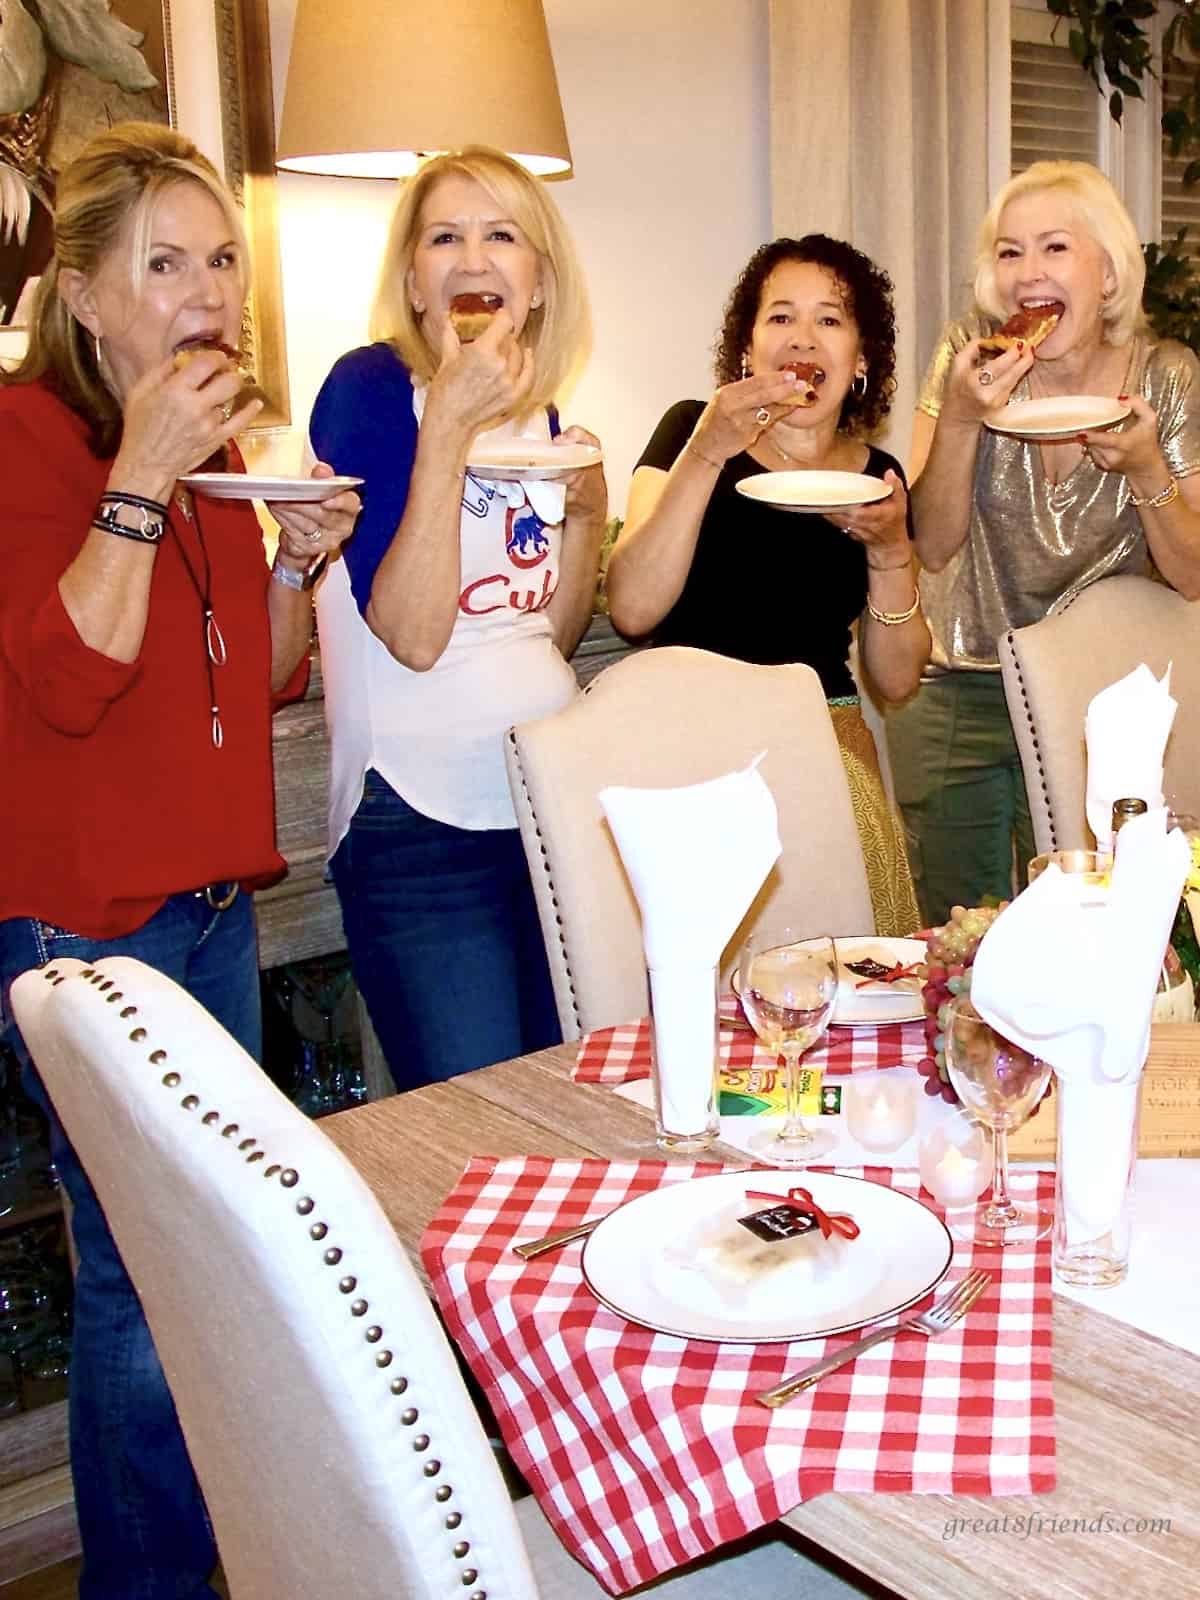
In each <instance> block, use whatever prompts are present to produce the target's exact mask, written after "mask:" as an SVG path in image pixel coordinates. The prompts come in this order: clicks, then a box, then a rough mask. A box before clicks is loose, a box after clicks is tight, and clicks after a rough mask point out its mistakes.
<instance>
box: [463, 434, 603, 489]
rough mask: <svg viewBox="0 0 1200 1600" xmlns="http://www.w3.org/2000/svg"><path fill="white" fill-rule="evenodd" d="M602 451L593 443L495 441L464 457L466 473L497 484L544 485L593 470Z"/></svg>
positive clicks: (546, 440) (527, 440) (473, 450)
mask: <svg viewBox="0 0 1200 1600" xmlns="http://www.w3.org/2000/svg"><path fill="white" fill-rule="evenodd" d="M603 460H604V452H603V451H602V450H600V449H598V448H597V446H596V445H594V444H575V443H573V442H568V443H566V444H555V443H554V441H553V440H551V439H499V440H496V441H495V442H494V443H491V444H481V445H479V446H478V447H476V448H474V449H472V451H471V453H470V455H469V456H468V457H467V471H468V472H470V473H472V474H473V475H474V476H475V477H477V478H494V479H496V480H497V481H499V482H513V481H516V480H519V479H522V478H523V479H525V480H526V481H527V482H529V483H545V482H549V481H551V480H552V479H554V478H565V477H568V476H569V475H570V474H571V473H572V472H578V471H579V469H580V468H581V467H594V466H596V465H597V464H598V463H599V462H601V461H603Z"/></svg>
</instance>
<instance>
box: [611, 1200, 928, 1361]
mask: <svg viewBox="0 0 1200 1600" xmlns="http://www.w3.org/2000/svg"><path fill="white" fill-rule="evenodd" d="M797 1184H799V1185H801V1186H803V1187H804V1188H806V1189H808V1190H809V1192H810V1193H811V1194H812V1197H813V1199H814V1200H815V1201H816V1202H817V1204H818V1205H819V1206H821V1207H822V1208H823V1209H824V1210H825V1211H826V1212H829V1213H831V1214H832V1213H836V1212H842V1213H845V1214H847V1215H849V1216H851V1217H853V1218H854V1220H855V1222H856V1223H857V1224H858V1227H859V1234H858V1237H857V1238H856V1239H850V1240H844V1239H840V1238H839V1237H838V1236H837V1235H836V1234H835V1235H834V1237H833V1239H831V1240H822V1239H820V1236H819V1235H818V1234H814V1235H811V1236H810V1238H811V1239H812V1241H813V1244H814V1247H815V1252H816V1253H814V1254H813V1255H812V1256H811V1257H809V1258H807V1259H802V1260H797V1261H788V1262H787V1263H786V1264H785V1265H783V1266H781V1267H779V1268H777V1269H776V1270H775V1271H773V1272H771V1273H769V1274H768V1275H767V1276H766V1277H765V1278H763V1279H759V1280H756V1281H755V1282H754V1283H753V1284H752V1285H751V1286H750V1287H749V1288H747V1287H746V1286H744V1285H742V1284H741V1283H732V1284H727V1283H725V1282H724V1281H723V1280H722V1278H721V1276H720V1274H719V1273H718V1274H717V1275H716V1277H715V1278H714V1276H713V1274H712V1272H711V1271H710V1270H709V1269H707V1268H705V1267H701V1266H699V1265H697V1263H696V1258H695V1256H694V1255H693V1254H690V1253H689V1252H690V1242H691V1241H694V1240H696V1241H702V1240H706V1239H709V1238H713V1237H716V1236H718V1234H719V1233H723V1231H724V1230H725V1228H726V1227H728V1226H732V1227H733V1228H735V1229H736V1228H737V1227H738V1226H739V1225H738V1223H737V1221H736V1217H737V1216H739V1215H743V1216H744V1215H748V1214H749V1213H750V1212H753V1211H757V1210H762V1209H764V1208H766V1207H767V1206H768V1205H769V1202H768V1201H763V1200H745V1199H744V1197H745V1194H746V1191H747V1190H763V1191H766V1192H768V1193H771V1194H776V1193H777V1194H779V1195H780V1196H783V1195H785V1194H786V1193H787V1191H788V1190H789V1189H790V1188H792V1187H793V1186H795V1185H797ZM739 1237H740V1235H739ZM746 1237H747V1238H749V1237H750V1236H749V1235H748V1234H747V1235H746ZM806 1243H807V1241H806ZM767 1248H768V1249H775V1248H778V1246H775V1245H770V1246H767ZM830 1250H831V1251H832V1252H833V1253H832V1254H827V1255H824V1256H823V1255H822V1254H821V1252H822V1251H830ZM951 1250H952V1244H951V1239H950V1235H949V1233H947V1231H946V1228H945V1226H944V1224H943V1223H942V1222H941V1220H940V1219H939V1218H938V1217H937V1216H935V1214H934V1213H933V1212H932V1211H930V1210H928V1209H927V1208H926V1207H925V1206H923V1205H921V1204H920V1202H919V1201H917V1200H913V1199H911V1198H910V1197H909V1196H908V1195H905V1194H900V1193H898V1192H897V1191H896V1190H895V1189H889V1188H887V1187H886V1186H885V1185H883V1184H880V1183H871V1182H868V1181H867V1180H866V1179H864V1178H847V1177H842V1176H840V1175H838V1174H834V1173H828V1172H812V1171H809V1170H805V1171H803V1172H780V1171H762V1172H758V1171H751V1172H723V1173H718V1174H716V1175H714V1176H712V1177H708V1178H690V1179H686V1180H684V1181H683V1182H681V1183H670V1184H666V1185H664V1187H663V1188H661V1189H655V1190H654V1191H653V1192H652V1193H650V1194H644V1195H639V1196H638V1197H637V1199H636V1200H629V1201H627V1202H626V1203H625V1204H624V1205H623V1206H619V1207H618V1208H617V1210H616V1211H614V1212H612V1213H611V1214H610V1215H609V1216H607V1217H605V1219H604V1221H603V1222H601V1223H600V1225H599V1227H597V1228H596V1230H595V1232H594V1233H592V1234H591V1235H590V1237H589V1238H588V1240H587V1243H586V1244H585V1245H584V1248H583V1276H584V1281H585V1282H586V1284H587V1286H588V1288H589V1289H590V1290H591V1291H592V1293H593V1294H594V1295H595V1296H596V1298H597V1299H598V1300H600V1301H602V1302H603V1303H604V1304H605V1305H606V1306H608V1307H609V1309H610V1310H612V1311H615V1312H616V1313H617V1314H618V1315H619V1316H622V1317H626V1318H628V1319H629V1321H630V1322H637V1323H641V1324H642V1325H643V1326H644V1327H647V1328H654V1329H656V1330H657V1331H658V1332H660V1333H673V1334H678V1335H679V1336H680V1337H681V1338H685V1339H712V1340H717V1341H724V1340H733V1341H736V1342H739V1343H740V1342H743V1341H753V1342H755V1343H779V1342H782V1341H784V1340H789V1339H820V1338H824V1336H825V1335H826V1334H830V1333H843V1332H845V1331H846V1330H847V1329H848V1328H860V1327H862V1326H863V1324H864V1323H868V1322H877V1321H879V1320H880V1319H881V1318H883V1317H888V1316H891V1315H892V1314H893V1313H894V1312H897V1311H901V1310H903V1309H904V1307H905V1306H910V1305H912V1304H913V1302H914V1301H916V1300H919V1299H921V1297H922V1296H923V1295H926V1294H928V1293H929V1291H930V1290H931V1289H932V1288H933V1287H934V1286H935V1284H937V1283H938V1282H940V1280H941V1279H942V1278H943V1277H944V1276H945V1273H946V1270H947V1268H948V1267H949V1265H950V1255H951ZM814 1263H815V1265H814Z"/></svg>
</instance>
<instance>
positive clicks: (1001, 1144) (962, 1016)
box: [946, 995, 1054, 1248]
mask: <svg viewBox="0 0 1200 1600" xmlns="http://www.w3.org/2000/svg"><path fill="white" fill-rule="evenodd" d="M946 1066H947V1067H948V1069H949V1072H950V1082H951V1083H952V1084H953V1085H954V1088H955V1091H956V1092H957V1094H958V1098H959V1099H960V1100H961V1101H962V1103H963V1105H964V1106H965V1108H966V1109H967V1111H969V1112H970V1114H971V1115H972V1116H973V1117H974V1118H976V1120H977V1121H979V1122H982V1123H983V1124H984V1126H985V1127H988V1128H990V1129H991V1130H992V1140H993V1144H994V1159H993V1164H992V1198H991V1200H990V1201H989V1202H988V1203H987V1205H986V1206H984V1207H983V1208H982V1209H981V1210H979V1211H977V1212H976V1213H975V1215H974V1226H973V1227H972V1229H971V1231H970V1232H969V1233H962V1232H960V1231H959V1230H958V1229H957V1228H952V1230H951V1231H952V1232H956V1233H959V1236H960V1237H967V1238H972V1239H974V1241H975V1243H976V1244H980V1245H987V1246H991V1247H993V1248H1003V1247H1004V1246H1006V1245H1028V1244H1032V1242H1033V1241H1034V1240H1035V1239H1041V1238H1043V1237H1044V1235H1046V1234H1047V1233H1049V1232H1050V1229H1051V1228H1052V1227H1053V1225H1054V1212H1053V1211H1052V1210H1051V1208H1050V1207H1049V1206H1043V1205H1030V1206H1019V1205H1017V1204H1015V1202H1014V1201H1013V1200H1012V1199H1011V1198H1010V1196H1009V1193H1008V1135H1009V1132H1010V1130H1011V1129H1013V1128H1019V1127H1020V1126H1021V1124H1022V1123H1023V1122H1024V1121H1025V1119H1026V1117H1028V1116H1029V1114H1030V1113H1031V1112H1032V1110H1033V1108H1034V1106H1036V1105H1037V1103H1038V1101H1039V1100H1040V1099H1041V1098H1042V1095H1043V1093H1044V1092H1045V1088H1046V1085H1047V1083H1049V1081H1050V1067H1049V1064H1048V1063H1047V1062H1045V1061H1041V1060H1039V1059H1038V1057H1037V1056H1031V1055H1030V1054H1029V1052H1028V1051H1027V1050H1022V1049H1021V1048H1020V1046H1019V1045H1015V1044H1013V1043H1012V1042H1011V1041H1010V1040H1008V1039H1006V1038H1005V1037H1004V1036H1003V1034H999V1033H997V1032H996V1030H995V1029H994V1028H992V1027H989V1026H988V1024H987V1023H986V1022H985V1021H984V1020H983V1018H982V1017H981V1016H980V1015H979V1013H978V1011H976V1010H975V1008H974V1006H973V1005H972V1004H971V1002H970V1000H969V999H968V997H967V996H966V995H959V997H958V999H957V1000H954V1001H952V1002H951V1005H950V1009H949V1015H948V1017H947V1019H946Z"/></svg>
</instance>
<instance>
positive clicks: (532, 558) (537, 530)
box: [504, 505, 550, 569]
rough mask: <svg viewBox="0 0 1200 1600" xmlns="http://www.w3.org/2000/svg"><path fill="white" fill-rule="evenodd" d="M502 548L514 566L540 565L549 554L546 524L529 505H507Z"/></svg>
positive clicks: (526, 567) (548, 536)
mask: <svg viewBox="0 0 1200 1600" xmlns="http://www.w3.org/2000/svg"><path fill="white" fill-rule="evenodd" d="M504 549H505V552H506V553H507V555H508V559H509V560H510V561H511V562H512V564H513V566H514V567H522V568H525V569H528V568H529V567H536V566H540V565H541V563H542V562H543V561H545V559H546V557H547V556H548V555H549V554H550V535H549V534H548V533H547V532H546V524H545V523H544V522H543V521H542V519H541V517H539V516H538V514H537V512H536V511H535V510H534V509H533V507H532V506H530V505H523V506H509V508H508V515H507V517H506V518H505V523H504Z"/></svg>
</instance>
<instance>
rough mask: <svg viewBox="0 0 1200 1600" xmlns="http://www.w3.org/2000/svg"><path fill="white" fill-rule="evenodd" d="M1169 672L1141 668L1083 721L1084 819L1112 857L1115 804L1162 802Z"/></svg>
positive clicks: (1097, 700)
mask: <svg viewBox="0 0 1200 1600" xmlns="http://www.w3.org/2000/svg"><path fill="white" fill-rule="evenodd" d="M1177 709H1178V708H1177V705H1176V702H1175V701H1174V700H1173V699H1172V698H1171V669H1170V668H1169V667H1168V668H1167V670H1166V672H1165V673H1164V674H1163V676H1162V678H1161V679H1158V678H1156V677H1155V676H1154V674H1153V673H1152V672H1151V671H1150V668H1149V667H1148V666H1146V665H1145V663H1144V662H1143V664H1142V665H1141V666H1139V667H1135V668H1134V670H1133V671H1132V672H1130V673H1128V674H1127V675H1126V676H1125V677H1124V678H1118V679H1117V681H1116V683H1110V684H1109V686H1108V688H1107V689H1101V691H1100V693H1099V694H1098V695H1096V696H1094V697H1093V699H1092V702H1091V704H1090V705H1089V706H1088V709H1087V716H1086V718H1085V719H1084V738H1085V740H1086V742H1087V800H1086V808H1087V819H1088V826H1089V827H1090V828H1091V830H1092V832H1093V833H1094V834H1095V836H1096V847H1097V849H1098V850H1101V851H1103V852H1104V853H1105V854H1106V855H1110V854H1111V853H1112V808H1113V802H1114V801H1116V800H1123V799H1133V798H1136V799H1140V800H1144V801H1145V802H1146V805H1147V806H1148V807H1149V809H1150V810H1151V811H1153V810H1156V809H1157V808H1158V807H1159V806H1161V805H1162V803H1163V758H1164V754H1165V752H1166V748H1167V738H1168V736H1169V735H1170V732H1171V725H1172V723H1173V722H1174V721H1175V712H1176V710H1177Z"/></svg>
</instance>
